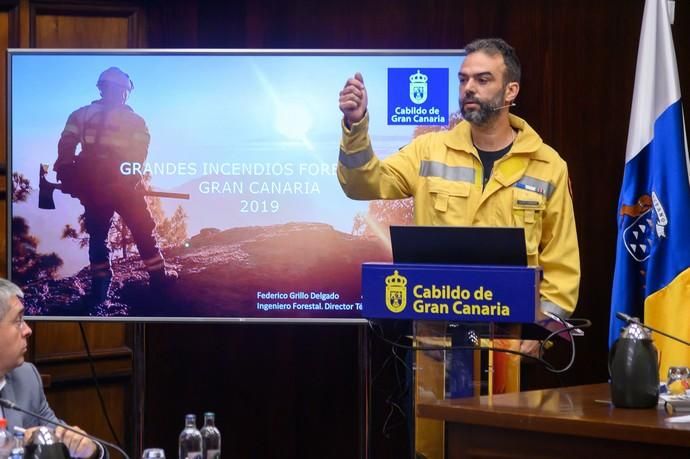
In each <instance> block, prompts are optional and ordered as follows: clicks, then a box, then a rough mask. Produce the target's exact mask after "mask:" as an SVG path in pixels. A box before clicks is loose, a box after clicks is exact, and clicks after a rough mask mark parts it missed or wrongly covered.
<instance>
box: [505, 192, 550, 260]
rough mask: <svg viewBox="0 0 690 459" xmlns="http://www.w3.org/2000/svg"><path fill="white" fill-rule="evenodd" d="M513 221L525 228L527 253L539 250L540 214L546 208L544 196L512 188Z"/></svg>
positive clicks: (530, 253)
mask: <svg viewBox="0 0 690 459" xmlns="http://www.w3.org/2000/svg"><path fill="white" fill-rule="evenodd" d="M512 206H513V223H514V224H515V226H518V227H522V228H524V229H525V244H526V246H527V254H528V255H535V254H536V253H537V252H538V251H539V241H540V240H541V228H542V214H543V212H544V209H545V208H546V201H545V199H544V196H543V195H541V194H539V193H535V192H533V191H527V190H521V189H519V188H514V189H513V202H512Z"/></svg>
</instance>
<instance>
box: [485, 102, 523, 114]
mask: <svg viewBox="0 0 690 459" xmlns="http://www.w3.org/2000/svg"><path fill="white" fill-rule="evenodd" d="M516 105H517V104H516V103H515V102H511V103H509V104H505V105H501V106H500V107H494V108H492V109H491V111H492V112H495V111H496V110H501V109H502V108H506V107H515V106H516Z"/></svg>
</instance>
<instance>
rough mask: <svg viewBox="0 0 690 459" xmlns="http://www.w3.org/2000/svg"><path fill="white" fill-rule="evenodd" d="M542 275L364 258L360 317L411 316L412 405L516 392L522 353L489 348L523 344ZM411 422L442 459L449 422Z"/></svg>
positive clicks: (422, 448) (535, 270)
mask: <svg viewBox="0 0 690 459" xmlns="http://www.w3.org/2000/svg"><path fill="white" fill-rule="evenodd" d="M540 280H541V269H540V268H539V267H525V266H483V265H438V264H412V263H364V264H363V265H362V300H363V301H362V315H363V316H364V317H366V318H368V319H383V320H386V319H394V320H406V321H412V327H411V336H410V337H411V339H412V343H413V344H414V347H415V349H416V350H415V351H414V352H412V353H411V354H410V355H409V356H408V361H411V363H412V368H413V371H412V375H411V378H412V387H413V388H414V401H413V404H414V406H415V407H416V406H417V405H419V404H424V403H426V404H428V403H434V402H437V401H441V400H452V399H456V398H465V397H479V396H480V395H482V394H489V395H490V394H493V393H504V392H517V391H519V367H520V365H519V362H520V361H519V357H518V356H517V355H511V354H507V353H503V352H500V353H499V352H494V351H491V350H487V349H496V348H500V349H507V350H512V351H517V350H519V345H520V339H521V338H522V336H523V329H522V327H521V325H520V324H533V323H534V322H535V318H536V312H537V308H538V307H539V303H540V296H539V283H540ZM532 331H534V329H532ZM547 333H548V332H547ZM547 333H545V334H547ZM545 334H544V335H545ZM480 348H482V349H485V350H480ZM414 425H415V428H414V431H415V442H414V443H415V449H416V451H417V452H419V453H422V454H423V455H424V456H425V457H427V458H428V459H435V458H439V459H441V458H443V457H444V444H445V427H444V422H443V421H442V420H434V419H428V418H421V417H417V416H415V424H414Z"/></svg>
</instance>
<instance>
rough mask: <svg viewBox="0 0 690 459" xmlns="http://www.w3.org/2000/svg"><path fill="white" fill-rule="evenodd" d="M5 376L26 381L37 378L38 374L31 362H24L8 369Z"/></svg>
mask: <svg viewBox="0 0 690 459" xmlns="http://www.w3.org/2000/svg"><path fill="white" fill-rule="evenodd" d="M7 378H8V379H9V380H15V381H22V382H26V381H28V380H31V379H38V378H40V375H39V374H38V369H36V367H35V366H34V364H33V363H29V362H24V363H22V364H21V365H19V366H18V367H17V368H15V369H14V370H12V371H10V372H9V373H8V374H7Z"/></svg>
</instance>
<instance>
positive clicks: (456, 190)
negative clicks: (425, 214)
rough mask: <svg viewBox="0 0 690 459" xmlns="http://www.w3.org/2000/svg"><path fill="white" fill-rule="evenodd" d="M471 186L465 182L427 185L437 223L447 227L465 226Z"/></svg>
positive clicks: (434, 182) (431, 183)
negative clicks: (447, 225)
mask: <svg viewBox="0 0 690 459" xmlns="http://www.w3.org/2000/svg"><path fill="white" fill-rule="evenodd" d="M470 189H471V184H470V183H467V182H448V181H444V182H440V181H438V182H437V181H432V180H430V183H429V194H430V195H431V202H432V204H433V206H434V213H435V214H436V217H437V218H438V222H437V223H442V224H449V225H461V224H466V220H467V218H468V206H469V204H468V203H469V199H470Z"/></svg>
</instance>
